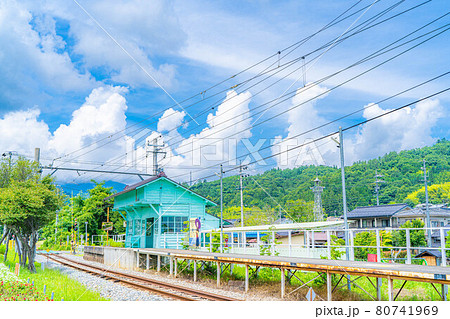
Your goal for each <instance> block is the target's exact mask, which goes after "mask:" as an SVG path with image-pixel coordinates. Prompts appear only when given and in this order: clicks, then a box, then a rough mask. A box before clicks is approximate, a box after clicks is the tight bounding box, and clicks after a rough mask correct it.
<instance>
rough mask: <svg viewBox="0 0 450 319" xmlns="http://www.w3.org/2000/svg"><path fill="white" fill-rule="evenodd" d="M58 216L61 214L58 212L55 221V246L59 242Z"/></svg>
mask: <svg viewBox="0 0 450 319" xmlns="http://www.w3.org/2000/svg"><path fill="white" fill-rule="evenodd" d="M58 215H59V213H58V212H56V219H55V245H56V244H57V242H58Z"/></svg>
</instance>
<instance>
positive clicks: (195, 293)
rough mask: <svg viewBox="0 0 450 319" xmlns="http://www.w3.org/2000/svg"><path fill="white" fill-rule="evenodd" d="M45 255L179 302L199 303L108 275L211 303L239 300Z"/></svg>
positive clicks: (189, 298) (67, 264)
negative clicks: (173, 291)
mask: <svg viewBox="0 0 450 319" xmlns="http://www.w3.org/2000/svg"><path fill="white" fill-rule="evenodd" d="M45 255H46V256H47V257H48V258H50V259H52V260H54V261H56V262H59V263H61V264H65V265H66V266H69V267H74V268H77V269H80V270H83V271H88V272H92V271H90V270H86V269H84V268H82V267H87V268H91V269H95V270H97V271H99V272H97V271H94V272H92V273H95V274H98V275H100V276H105V277H109V278H111V279H115V280H119V281H121V282H125V283H127V284H130V285H133V286H136V287H139V288H142V289H146V290H151V291H153V292H155V293H158V294H163V295H166V296H169V297H171V298H174V299H178V300H186V301H197V300H198V299H194V298H191V297H186V296H181V295H179V294H174V293H171V292H168V291H166V290H161V289H156V288H153V287H149V286H146V285H141V284H138V283H135V282H132V281H128V280H124V279H120V278H117V277H114V276H109V275H106V273H109V274H112V275H115V276H121V277H125V278H128V279H133V280H137V281H141V282H144V283H146V284H151V285H156V286H159V287H162V288H165V289H172V290H175V291H178V292H181V293H185V294H188V295H191V296H194V297H200V298H203V299H207V300H211V301H238V299H235V298H231V297H227V296H222V295H218V294H214V293H210V292H205V291H201V290H196V289H191V288H187V287H183V286H179V285H174V284H170V283H166V282H162V281H158V280H154V279H150V278H145V277H140V276H136V275H131V274H127V273H123V272H120V271H115V270H111V269H106V268H104V267H99V266H94V265H89V264H85V263H82V262H79V261H74V260H72V259H70V258H66V257H63V256H60V255H57V254H49V255H50V256H53V257H50V256H48V255H47V254H45ZM58 258H59V259H63V260H65V262H64V261H61V260H58ZM70 263H71V264H75V266H73V265H71V264H70ZM77 265H78V266H77ZM80 266H82V267H80Z"/></svg>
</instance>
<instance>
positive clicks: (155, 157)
mask: <svg viewBox="0 0 450 319" xmlns="http://www.w3.org/2000/svg"><path fill="white" fill-rule="evenodd" d="M159 137H161V136H159ZM152 143H153V144H150V141H147V147H153V149H152V150H151V151H147V152H150V153H153V172H152V174H153V175H154V176H157V175H158V174H159V172H160V168H159V166H158V154H164V155H166V152H165V151H163V150H162V149H163V145H159V144H158V138H154V139H153V141H152Z"/></svg>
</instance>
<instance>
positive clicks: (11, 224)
mask: <svg viewBox="0 0 450 319" xmlns="http://www.w3.org/2000/svg"><path fill="white" fill-rule="evenodd" d="M0 178H1V180H0V185H1V186H2V187H1V188H0V224H3V225H5V227H6V230H7V234H9V236H10V235H14V236H15V237H16V239H17V240H18V241H20V243H21V245H20V247H21V249H20V251H19V259H20V264H21V265H22V266H25V265H26V264H27V260H28V267H29V269H30V271H35V269H34V257H35V250H36V243H37V239H38V230H39V229H40V228H42V227H43V226H45V225H47V224H49V223H51V222H52V221H53V220H54V219H55V213H56V210H58V209H59V208H60V207H61V205H62V203H63V196H62V194H61V193H60V191H59V189H57V188H56V186H55V185H54V184H53V179H52V178H51V177H50V176H45V177H42V178H41V176H40V172H39V166H38V164H37V163H35V162H30V161H27V160H25V159H22V158H19V159H18V160H17V161H14V162H13V161H12V160H11V159H7V162H6V160H3V161H2V163H1V165H0ZM5 258H6V256H5Z"/></svg>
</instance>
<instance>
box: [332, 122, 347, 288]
mask: <svg viewBox="0 0 450 319" xmlns="http://www.w3.org/2000/svg"><path fill="white" fill-rule="evenodd" d="M335 142H336V141H335ZM338 147H339V152H340V157H341V179H342V206H343V211H344V239H345V256H346V258H347V260H349V259H350V251H349V238H348V222H347V194H346V191H345V168H344V138H343V136H342V127H341V126H339V142H338ZM347 288H348V290H349V291H350V290H351V285H350V276H347Z"/></svg>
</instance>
